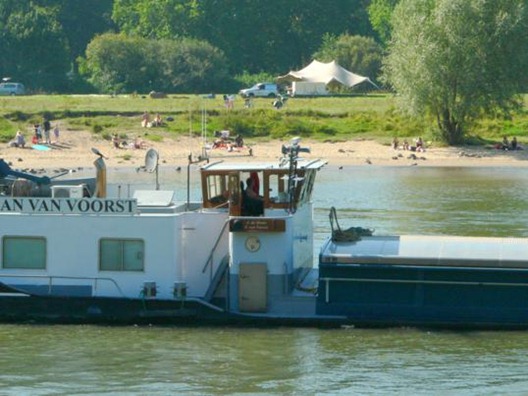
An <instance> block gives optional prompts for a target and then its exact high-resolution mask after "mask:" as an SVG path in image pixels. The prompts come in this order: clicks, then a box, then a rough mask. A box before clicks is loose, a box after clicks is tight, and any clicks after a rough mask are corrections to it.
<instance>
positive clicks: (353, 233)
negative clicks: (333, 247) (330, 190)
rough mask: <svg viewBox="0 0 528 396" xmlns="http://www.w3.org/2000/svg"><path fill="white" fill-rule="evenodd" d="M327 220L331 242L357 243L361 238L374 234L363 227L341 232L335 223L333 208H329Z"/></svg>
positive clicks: (335, 217) (336, 222)
mask: <svg viewBox="0 0 528 396" xmlns="http://www.w3.org/2000/svg"><path fill="white" fill-rule="evenodd" d="M329 218H330V227H331V228H332V241H333V242H355V241H359V240H360V239H361V237H362V236H371V235H372V234H373V232H374V230H371V229H370V228H363V227H350V228H347V229H346V230H342V229H341V227H340V226H339V222H338V221H337V212H336V209H335V208H334V207H333V206H332V207H331V208H330V215H329Z"/></svg>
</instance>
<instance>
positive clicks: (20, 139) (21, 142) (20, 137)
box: [9, 130, 26, 148]
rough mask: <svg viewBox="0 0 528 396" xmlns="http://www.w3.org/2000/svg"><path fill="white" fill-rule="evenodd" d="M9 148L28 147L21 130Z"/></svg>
mask: <svg viewBox="0 0 528 396" xmlns="http://www.w3.org/2000/svg"><path fill="white" fill-rule="evenodd" d="M9 147H18V148H24V147H26V139H25V138H24V135H22V132H20V131H19V130H18V131H17V133H16V135H15V138H14V139H13V140H12V141H10V142H9Z"/></svg>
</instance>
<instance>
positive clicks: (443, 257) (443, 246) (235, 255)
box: [0, 139, 528, 329]
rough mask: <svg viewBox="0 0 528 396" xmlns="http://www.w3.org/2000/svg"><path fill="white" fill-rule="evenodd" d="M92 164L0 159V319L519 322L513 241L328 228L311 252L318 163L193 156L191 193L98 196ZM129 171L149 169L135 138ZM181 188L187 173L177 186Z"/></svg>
mask: <svg viewBox="0 0 528 396" xmlns="http://www.w3.org/2000/svg"><path fill="white" fill-rule="evenodd" d="M93 151H94V153H96V154H98V158H97V160H96V161H95V162H94V165H95V168H96V175H95V177H94V178H88V179H68V180H63V179H61V177H60V176H58V177H54V178H49V177H46V176H34V175H28V174H25V173H23V172H19V171H13V170H12V169H11V168H10V167H9V166H8V165H7V164H5V162H3V161H0V180H2V183H0V184H1V185H2V188H1V189H0V191H1V195H0V219H1V222H2V228H1V229H0V237H1V241H2V244H1V256H0V259H1V262H0V264H1V265H0V321H2V322H43V323H104V324H131V323H134V324H147V323H148V324H150V323H161V324H175V325H178V324H191V325H199V324H222V325H251V326H267V325H293V326H320V327H323V326H340V325H347V326H359V327H389V326H416V327H439V328H483V329H498V328H504V329H506V328H512V329H515V328H528V262H527V260H526V257H528V239H514V238H475V237H454V236H453V237H450V236H377V235H373V234H372V232H371V230H366V229H362V228H359V227H356V228H349V229H347V230H342V229H341V228H340V226H339V223H338V220H337V213H336V212H335V210H334V209H332V210H331V212H330V217H329V218H330V224H331V228H332V232H331V234H330V235H329V237H328V240H327V241H326V242H325V243H324V244H323V246H322V247H321V250H320V254H319V258H318V265H314V257H313V244H314V242H313V214H312V212H313V207H312V205H313V204H312V199H311V197H312V191H313V189H314V188H315V184H316V176H317V173H318V171H319V170H320V169H321V168H322V167H324V165H325V164H326V161H324V160H320V159H315V160H305V159H302V158H301V157H300V154H301V153H302V152H303V151H306V150H305V149H304V148H301V146H300V144H299V141H298V140H297V139H295V140H292V142H291V144H290V145H289V146H288V147H283V149H282V153H283V158H282V159H281V160H280V161H278V162H277V163H255V162H252V163H241V162H233V163H228V162H223V161H218V162H211V163H209V162H208V161H206V160H207V158H198V159H196V160H193V158H192V157H190V158H189V165H188V168H187V175H188V178H189V174H190V169H191V166H193V165H197V164H198V165H199V172H200V184H201V200H200V201H197V202H192V201H190V199H189V196H190V194H189V192H188V193H187V200H186V201H178V200H176V199H175V198H174V197H175V194H174V191H171V190H160V189H159V183H158V180H157V177H156V189H155V190H136V191H131V192H130V194H129V196H126V197H122V196H121V193H119V195H117V196H108V194H107V186H106V167H105V163H104V156H103V155H102V154H100V153H99V152H98V151H97V150H93ZM146 159H147V161H146V165H145V168H146V169H147V170H148V171H151V172H153V171H157V166H158V165H157V159H158V156H157V153H156V152H155V151H153V150H149V152H147V156H146ZM187 188H188V190H189V183H188V187H187Z"/></svg>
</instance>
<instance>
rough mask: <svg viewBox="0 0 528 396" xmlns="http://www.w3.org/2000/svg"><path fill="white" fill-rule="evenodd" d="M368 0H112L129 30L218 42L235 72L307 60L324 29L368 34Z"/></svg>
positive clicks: (279, 68)
mask: <svg viewBox="0 0 528 396" xmlns="http://www.w3.org/2000/svg"><path fill="white" fill-rule="evenodd" d="M368 3H369V0H334V1H332V3H331V4H328V3H325V2H321V1H319V0H296V1H284V0H200V1H197V0H158V1H156V2H152V1H151V0H115V3H114V11H113V18H114V20H115V22H116V23H117V24H118V25H119V27H120V29H121V30H122V31H124V32H126V33H127V34H137V35H139V36H142V37H149V38H175V37H195V38H198V39H201V40H207V41H208V42H210V43H211V44H213V45H214V46H215V47H217V48H220V49H221V50H222V51H223V52H224V53H225V54H226V57H227V59H229V62H230V64H231V66H232V68H233V70H234V71H236V72H241V71H243V70H246V71H249V72H251V73H256V72H260V71H268V72H271V73H280V72H284V71H285V70H287V69H289V68H292V67H297V66H299V65H300V64H302V63H304V62H307V61H309V60H310V57H311V55H312V53H313V52H314V51H315V50H316V49H317V48H318V47H319V45H320V44H321V41H322V38H323V35H324V34H325V33H331V34H334V35H339V34H342V33H349V34H362V35H368V34H370V33H372V32H371V28H370V25H369V22H368V18H367V14H366V6H367V4H368Z"/></svg>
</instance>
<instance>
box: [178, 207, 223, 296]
mask: <svg viewBox="0 0 528 396" xmlns="http://www.w3.org/2000/svg"><path fill="white" fill-rule="evenodd" d="M182 221H183V222H182V233H181V235H182V238H181V241H182V249H181V250H180V252H181V258H180V261H181V262H182V263H183V265H182V273H181V275H182V277H183V281H185V282H186V286H187V295H188V296H192V297H203V296H204V295H205V293H206V292H207V289H208V288H209V285H210V281H211V268H210V267H207V269H206V271H205V272H202V270H203V268H204V266H205V264H206V262H207V259H208V258H209V255H210V254H211V251H212V249H213V247H214V245H215V243H216V241H217V239H218V238H219V236H220V234H221V233H222V229H223V227H224V225H225V226H226V227H225V229H224V233H223V234H222V237H221V239H220V242H219V244H218V246H217V248H216V250H215V251H214V253H213V272H212V276H214V274H215V272H216V270H217V268H218V265H219V264H220V262H221V261H222V259H223V258H224V257H225V256H226V255H227V254H228V252H229V250H228V249H229V247H228V242H229V225H228V224H226V223H227V221H228V214H227V212H225V211H224V212H215V211H210V212H209V211H203V212H188V213H185V214H184V215H183V220H182ZM178 280H180V279H178Z"/></svg>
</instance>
